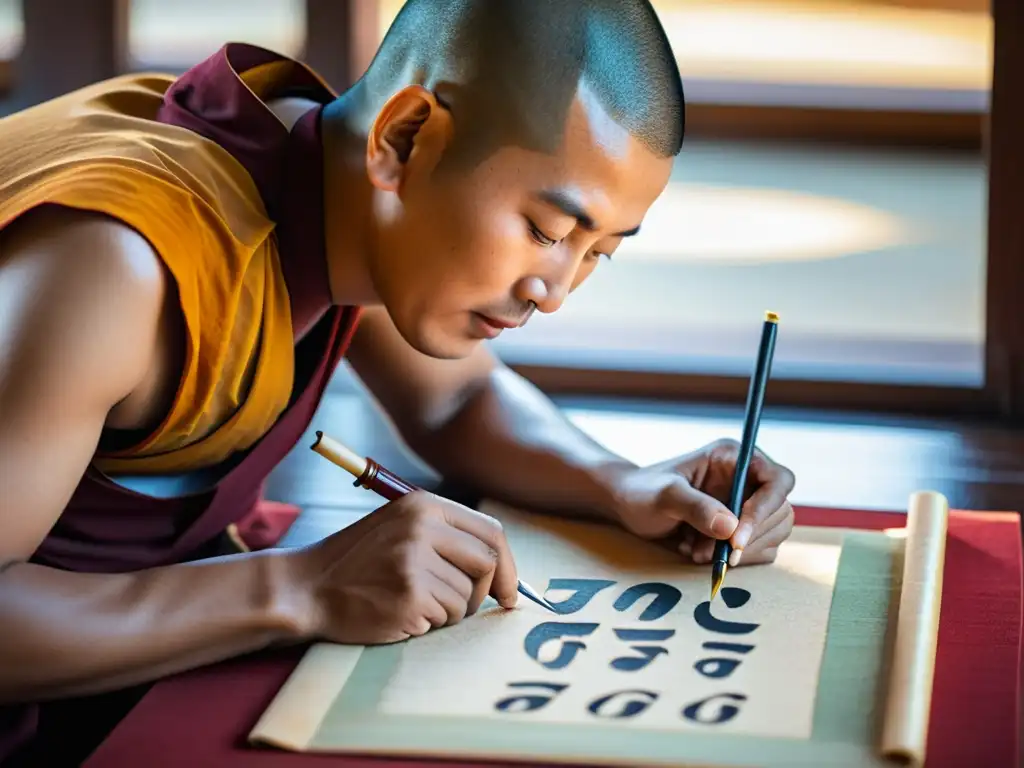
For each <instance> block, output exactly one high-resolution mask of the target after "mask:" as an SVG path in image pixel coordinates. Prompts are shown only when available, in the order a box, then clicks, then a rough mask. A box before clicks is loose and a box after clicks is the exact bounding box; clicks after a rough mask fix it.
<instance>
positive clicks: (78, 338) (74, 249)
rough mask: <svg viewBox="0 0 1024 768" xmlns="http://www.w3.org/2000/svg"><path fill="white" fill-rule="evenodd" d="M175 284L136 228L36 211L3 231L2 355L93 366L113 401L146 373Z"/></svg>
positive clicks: (0, 268) (90, 216)
mask: <svg viewBox="0 0 1024 768" xmlns="http://www.w3.org/2000/svg"><path fill="white" fill-rule="evenodd" d="M168 282H169V278H168V276H167V275H166V273H165V270H164V268H163V265H162V263H161V261H160V258H159V256H158V255H157V254H156V253H155V252H154V250H153V248H152V247H151V246H150V245H149V243H148V242H147V241H146V239H145V238H144V237H142V236H141V235H140V234H138V233H137V232H135V231H134V230H133V229H131V228H130V227H128V226H126V225H124V224H121V223H120V222H118V221H116V220H113V219H110V218H108V217H105V216H101V215H95V214H91V213H87V212H79V211H72V210H69V209H64V208H51V207H43V208H39V209H37V210H35V211H32V212H30V213H28V214H26V215H24V216H23V217H22V218H20V219H19V220H17V221H16V222H14V223H12V224H11V225H10V226H9V227H8V228H7V229H5V230H4V231H3V232H0V339H2V341H3V342H4V343H2V344H0V349H7V350H18V349H22V350H25V349H36V350H41V349H45V350H49V351H51V352H52V354H53V356H56V357H57V358H58V359H63V361H64V365H66V366H71V365H73V364H74V362H75V361H82V362H86V361H91V364H90V365H89V368H90V369H91V370H92V371H94V372H97V373H98V374H99V373H101V374H102V375H98V377H97V379H96V384H97V386H98V388H99V389H100V390H106V389H107V388H108V386H109V388H110V389H111V391H110V392H108V393H103V394H109V395H112V396H116V392H114V391H113V390H123V389H125V388H126V387H127V388H128V389H130V387H131V381H130V380H131V379H132V378H133V377H134V376H141V375H142V373H143V372H144V371H145V369H146V367H147V366H148V364H149V359H150V356H151V355H152V341H153V339H154V338H155V337H156V333H157V329H158V324H159V322H160V318H161V311H162V306H163V303H164V297H165V294H166V291H167V290H168ZM46 357H50V355H49V354H47V355H46ZM8 362H11V361H8ZM96 394H101V393H100V392H97V393H96ZM101 396H102V395H101Z"/></svg>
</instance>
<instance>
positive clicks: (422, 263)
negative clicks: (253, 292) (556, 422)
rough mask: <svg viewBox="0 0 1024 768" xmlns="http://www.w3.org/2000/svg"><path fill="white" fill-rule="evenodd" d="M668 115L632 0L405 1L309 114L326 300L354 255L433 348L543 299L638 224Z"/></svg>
mask: <svg viewBox="0 0 1024 768" xmlns="http://www.w3.org/2000/svg"><path fill="white" fill-rule="evenodd" d="M683 111H684V103H683V88H682V84H681V81H680V77H679V70H678V67H677V65H676V61H675V57H674V56H673V53H672V50H671V48H670V47H669V44H668V40H667V38H666V36H665V33H664V30H663V29H662V27H661V24H660V22H659V21H658V18H657V16H656V15H655V13H654V9H653V8H652V7H651V4H650V2H648V0H408V2H406V3H405V5H404V7H403V8H402V10H401V11H400V12H399V14H398V16H397V17H396V19H395V21H394V23H393V24H392V26H391V28H390V30H389V31H388V33H387V35H386V36H385V38H384V41H383V42H382V44H381V46H380V48H379V50H378V53H377V56H376V57H375V58H374V60H373V62H372V63H371V64H370V67H369V68H368V69H367V71H366V73H365V74H364V76H363V77H362V78H361V79H360V80H359V81H358V82H357V83H356V84H355V85H353V86H352V88H350V89H349V90H348V91H346V92H345V93H344V94H342V95H341V96H340V97H339V98H338V99H337V100H336V101H335V102H334V103H333V104H330V105H328V106H327V107H326V109H325V111H324V125H325V126H326V129H325V135H326V136H327V141H326V146H327V147H328V149H329V151H328V153H327V158H326V166H327V168H328V174H327V177H326V185H327V189H328V197H329V198H330V199H331V200H333V201H336V202H335V203H334V206H335V207H334V208H333V210H332V211H331V212H330V213H329V216H328V230H329V237H328V240H329V243H334V244H336V245H335V252H336V253H338V254H341V255H339V256H337V258H334V259H331V257H330V256H329V261H331V262H332V264H333V266H332V267H331V269H332V278H331V280H332V286H334V289H333V290H334V291H335V296H342V295H344V291H345V287H346V285H348V284H349V283H350V280H351V278H350V277H349V276H348V274H346V272H345V271H344V268H345V264H346V263H347V262H346V259H347V258H350V259H354V260H357V261H358V262H359V264H362V265H365V268H364V269H363V271H362V272H359V274H366V275H368V276H369V277H368V279H367V282H368V284H370V285H372V293H373V296H374V297H375V298H376V300H378V301H379V302H380V303H381V304H383V305H384V306H385V307H386V308H387V310H388V313H389V315H390V317H391V319H392V320H393V321H394V324H395V327H396V328H397V330H398V332H399V333H400V334H401V336H402V337H403V338H404V339H405V340H406V341H407V342H408V343H409V344H410V345H411V346H413V347H414V348H415V349H417V350H419V351H420V352H422V353H424V354H427V355H430V356H434V357H445V358H450V357H463V356H465V355H467V354H469V353H470V352H471V351H472V350H473V348H474V347H475V346H476V345H478V344H479V343H480V341H482V340H483V339H491V338H494V336H496V335H497V334H498V333H501V332H504V331H503V329H504V330H509V329H512V328H514V327H517V326H519V325H521V324H522V323H523V322H525V321H527V320H528V319H529V318H530V317H531V315H532V313H533V312H534V311H536V312H541V313H551V312H555V311H557V310H558V309H559V308H560V307H561V306H562V304H563V303H564V302H565V301H566V299H567V298H568V296H569V295H570V294H571V293H572V292H573V291H575V290H576V289H577V288H578V287H579V286H580V285H581V284H582V283H583V282H584V281H585V280H586V279H587V277H588V276H589V275H590V274H592V273H593V271H594V270H595V269H597V266H598V264H599V263H601V262H607V261H609V260H610V259H611V258H612V256H613V254H614V253H615V250H616V248H617V247H618V246H619V244H620V243H621V241H622V240H623V239H624V238H627V237H630V236H632V235H634V234H636V232H637V231H638V230H639V229H640V227H641V225H642V222H643V218H644V216H645V214H646V213H647V211H648V209H649V208H650V206H651V205H652V204H653V203H654V201H655V199H656V198H657V197H658V196H659V195H660V194H661V193H662V191H663V190H664V188H665V187H666V185H667V184H668V182H669V178H670V176H671V173H672V168H673V166H674V162H675V158H676V156H677V155H678V154H679V151H680V148H681V146H682V142H683ZM332 147H333V149H331V148H332ZM346 180H347V181H346ZM356 201H364V202H362V203H359V204H358V205H359V207H358V208H353V206H354V205H356V204H357V203H356ZM330 233H333V234H330ZM353 242H358V243H359V246H358V249H356V251H350V256H349V257H346V256H345V255H344V253H345V249H346V248H350V249H352V248H353V246H351V245H350V244H351V243H353ZM329 247H330V246H329ZM351 253H355V255H351ZM349 274H351V273H349ZM513 332H514V331H513Z"/></svg>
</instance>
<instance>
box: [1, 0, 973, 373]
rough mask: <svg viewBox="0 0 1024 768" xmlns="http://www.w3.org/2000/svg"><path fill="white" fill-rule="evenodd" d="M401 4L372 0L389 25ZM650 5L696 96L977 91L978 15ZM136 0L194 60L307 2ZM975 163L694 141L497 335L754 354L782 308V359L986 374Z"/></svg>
mask: <svg viewBox="0 0 1024 768" xmlns="http://www.w3.org/2000/svg"><path fill="white" fill-rule="evenodd" d="M372 1H373V0H367V2H372ZM400 5H401V0H381V8H382V12H381V32H382V33H383V30H384V29H385V28H386V25H387V24H388V23H389V22H390V20H391V19H392V18H393V16H394V13H395V11H396V10H397V8H398V7H399V6H400ZM655 5H656V7H657V8H658V10H659V13H661V15H662V19H663V20H664V23H665V26H666V29H667V31H668V33H669V36H670V38H671V39H672V41H673V44H674V47H675V49H676V51H677V53H678V55H679V58H680V61H681V65H682V69H683V72H684V78H685V79H686V80H687V81H688V83H696V90H697V92H698V93H697V98H701V97H702V96H703V97H707V96H708V95H709V94H711V95H712V96H713V95H714V93H718V95H719V96H723V94H724V96H723V98H725V99H726V100H729V99H732V100H736V99H740V98H742V99H744V100H746V101H748V102H752V103H760V102H770V101H771V100H772V99H778V98H783V96H785V98H787V99H793V98H796V99H797V101H799V98H801V97H800V94H801V93H803V94H804V96H803V98H808V96H807V94H808V93H811V94H812V95H813V97H814V98H816V99H822V98H826V96H827V98H837V99H840V100H841V99H847V101H849V99H850V98H858V99H862V101H861V103H860V106H870V103H869V102H870V101H871V99H881V100H882V101H883V102H884V101H885V100H886V99H889V100H890V102H891V100H892V99H901V100H902V101H900V102H899V103H900V105H901V106H913V104H910V103H908V101H907V100H910V101H911V102H913V101H914V100H916V105H917V106H918V107H920V108H934V109H940V108H941V109H949V110H953V111H963V110H967V111H978V110H983V109H984V108H985V103H986V101H987V92H988V91H987V89H988V79H989V72H990V64H991V19H990V17H989V16H988V15H987V14H964V13H950V12H930V11H928V12H926V11H920V10H911V9H906V8H897V7H886V6H884V5H877V4H858V3H851V2H833V1H832V0H814V2H810V3H809V2H796V1H794V2H782V1H781V0H779V1H776V0H713V1H712V0H656V2H655ZM17 6H18V3H17V2H16V0H0V55H3V53H4V52H5V51H7V52H12V51H13V50H14V48H15V47H16V38H17V36H18V34H19V32H18V27H19V22H18V17H19V13H18V12H17V10H16V8H17ZM132 6H133V19H132V31H131V49H132V55H133V56H134V57H135V58H136V59H137V60H142V61H145V62H164V63H167V64H175V63H177V64H178V65H180V66H182V67H185V66H188V64H190V63H191V62H193V61H195V60H198V59H199V58H200V57H202V56H205V55H207V54H208V53H210V52H211V51H212V50H214V49H216V48H217V47H218V46H219V45H220V44H222V43H223V42H224V41H225V40H228V39H235V40H248V41H251V42H254V43H258V44H262V45H266V46H269V47H273V48H276V49H278V50H281V51H283V52H286V53H291V54H298V52H299V51H300V49H301V44H302V30H303V27H304V24H305V20H304V16H303V11H304V0H248V2H246V3H244V13H242V12H239V11H240V9H241V8H242V6H243V4H242V3H241V0H177V2H175V3H167V2H164V1H163V0H132ZM196 18H201V19H202V24H200V25H194V20H195V19H196ZM708 83H717V86H715V87H716V88H719V90H718V91H714V89H713V88H712V90H711V91H709V90H708V88H709V87H711V86H709V85H708ZM793 86H799V88H798V89H797V90H793ZM840 86H842V87H840ZM722 88H724V90H722ZM730 88H732V90H730ZM737 88H739V89H740V90H736V89H737ZM773 88H775V89H776V90H773ZM778 88H783V89H784V90H785V89H786V88H789V90H788V91H785V94H783V93H782V92H781V91H778V90H777V89H778ZM815 88H818V89H819V91H817V92H814V89H815ZM822 88H824V90H823V91H822V90H821V89H822ZM702 89H703V90H702ZM744 89H746V90H745V92H741V91H743V90H744ZM800 89H802V90H800ZM808 89H810V90H808ZM844 89H845V90H844ZM692 92H693V89H692V88H691V97H692ZM826 92H827V93H826ZM843 93H845V94H846V95H845V96H844V95H842V94H843ZM773 94H774V95H773ZM786 94H788V95H786ZM823 94H824V95H823ZM836 94H839V95H836ZM850 94H854V96H851V95H850ZM886 94H888V96H887V95H886ZM864 99H867V101H866V102H865V101H863V100H864ZM712 100H713V99H712ZM759 100H760V101H759ZM929 105H930V106H929ZM985 175H986V174H985V167H984V163H983V161H982V158H981V157H980V156H976V155H951V154H948V153H947V154H933V155H928V154H917V155H915V154H912V153H908V152H899V153H893V152H888V153H886V152H878V151H874V152H872V151H866V150H856V151H855V150H849V151H844V150H841V149H836V148H829V149H823V148H814V147H804V148H793V147H788V148H781V147H772V146H768V145H755V146H742V145H736V144H715V143H701V142H690V144H689V145H688V146H687V148H686V149H685V150H684V153H683V155H682V157H681V158H680V160H679V163H678V165H677V170H676V174H675V178H674V180H673V184H672V185H671V186H670V188H669V190H668V192H667V193H666V194H665V196H664V197H663V198H662V199H661V200H660V201H659V202H658V203H657V204H656V206H655V208H654V209H653V210H652V211H651V213H650V215H649V216H648V219H647V221H645V222H644V227H643V232H642V234H641V236H640V237H638V238H637V239H636V241H635V242H630V243H629V244H628V245H626V246H625V247H623V248H622V249H621V250H620V252H619V253H618V254H617V255H616V257H615V259H614V261H613V262H612V263H611V264H602V265H601V267H600V268H599V270H598V273H597V274H596V275H595V276H594V277H593V278H592V280H591V281H590V282H589V283H588V284H586V285H585V286H584V287H583V288H582V289H580V290H579V291H578V292H577V294H575V295H574V296H572V297H571V298H570V301H569V302H568V304H567V306H566V308H565V309H564V310H563V311H562V312H560V313H559V314H558V315H555V316H551V317H542V318H536V319H535V320H534V321H533V322H531V324H530V326H528V327H527V328H525V329H522V330H518V331H515V332H511V333H507V334H506V335H505V336H504V337H502V339H500V340H499V341H498V343H497V348H498V349H499V350H500V351H501V353H502V354H503V355H505V356H507V357H509V358H512V359H516V360H518V361H540V360H544V361H558V362H563V363H566V362H567V363H570V364H572V363H581V364H587V365H591V366H596V367H602V366H605V365H616V366H618V365H626V366H643V367H645V368H656V369H658V368H661V369H674V370H699V371H702V372H721V373H744V374H745V373H747V372H748V371H749V368H750V364H751V359H752V355H753V353H754V349H755V345H756V342H757V333H758V324H759V321H760V319H761V317H762V315H763V312H764V311H765V310H766V309H772V310H775V311H778V312H779V313H781V316H782V321H783V326H782V333H781V335H780V339H779V345H778V352H777V358H776V364H775V375H777V376H780V377H785V376H796V377H802V376H808V375H809V376H815V377H825V378H837V377H838V378H845V379H857V378H860V379H867V380H875V381H891V380H896V381H924V382H928V383H949V384H960V385H965V384H966V385H972V384H976V383H978V382H979V380H980V376H981V370H982V357H981V356H982V342H983V339H984V325H983V323H984V309H985V307H984V279H985V272H984V263H985V260H984V249H985V181H986V179H985Z"/></svg>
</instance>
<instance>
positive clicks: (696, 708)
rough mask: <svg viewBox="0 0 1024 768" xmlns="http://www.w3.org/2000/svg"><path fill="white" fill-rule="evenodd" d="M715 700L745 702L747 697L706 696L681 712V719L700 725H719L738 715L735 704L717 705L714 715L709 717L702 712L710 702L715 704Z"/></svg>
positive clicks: (725, 694)
mask: <svg viewBox="0 0 1024 768" xmlns="http://www.w3.org/2000/svg"><path fill="white" fill-rule="evenodd" d="M717 699H727V700H729V701H746V700H747V697H746V696H744V695H743V694H742V693H716V694H715V695H714V696H708V697H707V698H706V699H702V700H700V701H695V702H694V703H693V704H690V705H689V706H688V707H686V708H685V709H684V710H683V717H685V718H686V719H687V720H691V721H693V722H695V723H701V724H702V725H721V724H722V723H727V722H729V721H730V720H732V719H733V718H734V717H736V715H738V714H739V712H740V710H739V707H737V706H736V705H735V704H719V705H718V709H717V710H715V714H714V715H710V714H709V712H708V711H705V710H704V707H706V706H707V707H710V706H711V705H712V702H715V701H716V700H717Z"/></svg>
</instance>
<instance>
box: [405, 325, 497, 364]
mask: <svg viewBox="0 0 1024 768" xmlns="http://www.w3.org/2000/svg"><path fill="white" fill-rule="evenodd" d="M460 331H461V332H460ZM402 335H403V336H404V337H405V340H406V341H407V342H408V343H409V345H410V346H411V347H412V348H413V349H415V350H416V351H417V352H419V353H420V354H422V355H426V356H427V357H433V358H436V359H438V360H461V359H463V358H466V357H469V356H470V355H471V354H473V352H475V351H476V349H477V347H479V346H480V343H481V341H482V339H481V338H480V337H479V336H478V335H476V334H474V333H472V331H469V330H462V329H459V330H456V331H454V332H453V330H452V329H450V328H436V327H434V328H427V327H419V328H415V329H413V330H412V332H409V333H403V334H402Z"/></svg>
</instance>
